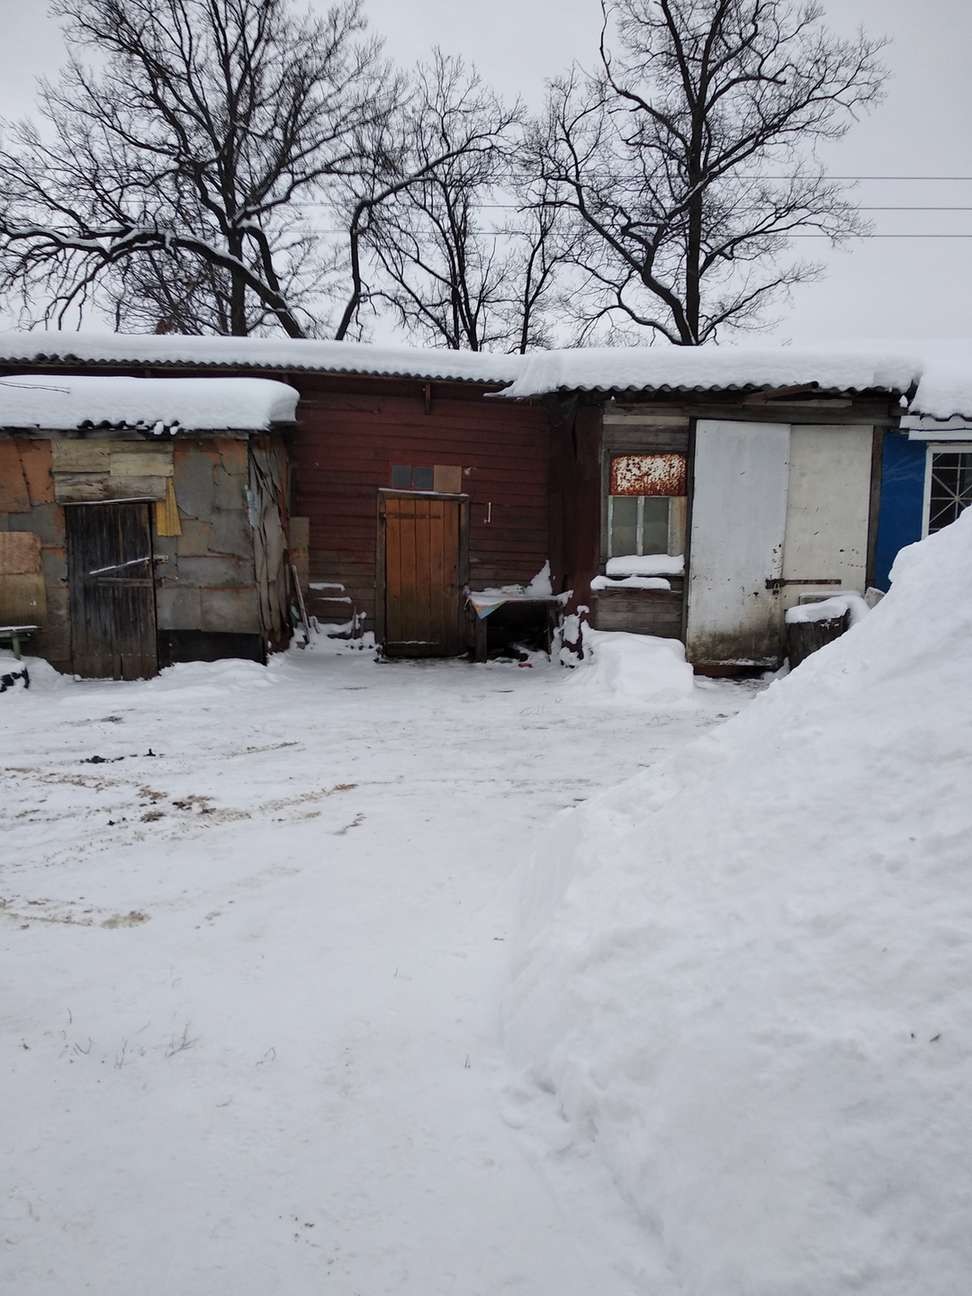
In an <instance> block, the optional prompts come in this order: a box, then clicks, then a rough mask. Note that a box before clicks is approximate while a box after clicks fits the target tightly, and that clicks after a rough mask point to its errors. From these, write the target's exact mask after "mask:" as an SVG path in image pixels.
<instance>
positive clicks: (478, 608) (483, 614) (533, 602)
mask: <svg viewBox="0 0 972 1296" xmlns="http://www.w3.org/2000/svg"><path fill="white" fill-rule="evenodd" d="M510 603H515V604H516V605H517V607H535V608H537V609H541V608H542V609H543V612H544V617H545V626H544V637H545V643H546V649H547V652H548V653H549V652H550V649H551V644H552V642H553V632H554V629H555V627H556V625H557V620H558V617H559V613H560V607H561V604H562V603H563V595H562V594H525V593H524V594H521V593H518V592H509V593H506V592H504V591H503V590H479V591H476V590H470V591H469V592H468V593H467V594H466V607H467V608H468V609H469V611H470V613H471V614H472V616H473V659H474V660H475V661H478V662H484V661H486V659H487V654H488V649H489V629H488V619H489V617H490V616H491V615H492V614H493V613H494V612H495V611H496V610H497V609H498V608H501V607H506V606H507V605H508V604H510Z"/></svg>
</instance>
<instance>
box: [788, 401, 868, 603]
mask: <svg viewBox="0 0 972 1296" xmlns="http://www.w3.org/2000/svg"><path fill="white" fill-rule="evenodd" d="M872 446H873V429H872V428H871V426H870V425H864V424H840V425H833V424H832V425H830V426H827V425H825V424H815V423H812V424H805V425H794V426H793V428H792V429H791V431H790V489H789V495H788V499H787V507H786V540H785V545H784V550H783V577H784V579H785V580H787V581H801V582H807V583H805V584H799V585H787V586H785V588H784V593H783V605H784V607H792V606H793V605H794V604H796V603H798V602H799V598H800V595H801V594H805V593H810V592H812V591H814V590H820V591H829V592H830V593H834V592H835V590H836V589H838V588H839V589H845V590H846V589H850V590H858V591H859V592H860V593H863V592H864V587H865V583H866V581H867V531H868V513H869V508H870V496H871V452H872ZM826 580H839V581H840V582H841V584H840V586H839V587H835V586H826V585H815V584H814V583H813V582H814V581H826Z"/></svg>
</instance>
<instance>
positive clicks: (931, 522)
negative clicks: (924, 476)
mask: <svg viewBox="0 0 972 1296" xmlns="http://www.w3.org/2000/svg"><path fill="white" fill-rule="evenodd" d="M969 504H972V451H954V450H950V451H943V452H942V453H941V454H933V455H932V464H931V490H930V492H929V500H928V530H929V532H931V531H940V530H941V529H942V527H946V526H949V525H950V523H952V522H954V521H955V519H956V518H957V517H958V515H959V514H960V513H961V512H962V510H963V509H965V508H968V506H969Z"/></svg>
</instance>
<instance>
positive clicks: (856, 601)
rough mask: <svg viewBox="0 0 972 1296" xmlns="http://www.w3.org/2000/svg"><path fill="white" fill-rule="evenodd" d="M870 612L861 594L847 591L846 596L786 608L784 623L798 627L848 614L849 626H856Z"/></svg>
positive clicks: (838, 595) (833, 596)
mask: <svg viewBox="0 0 972 1296" xmlns="http://www.w3.org/2000/svg"><path fill="white" fill-rule="evenodd" d="M870 610H871V609H870V608H869V607H868V605H867V603H866V601H865V599H864V596H863V595H862V594H855V593H854V592H853V591H850V590H849V591H848V592H847V593H846V594H834V595H832V596H831V597H830V598H825V599H820V601H819V602H817V603H798V604H797V605H796V607H791V608H788V609H787V612H786V623H787V625H798V624H802V623H805V622H807V621H830V620H832V619H833V618H835V617H842V616H843V615H844V613H845V612H850V624H851V625H857V623H858V621H860V620H861V618H862V617H866V616H867V614H868V612H870Z"/></svg>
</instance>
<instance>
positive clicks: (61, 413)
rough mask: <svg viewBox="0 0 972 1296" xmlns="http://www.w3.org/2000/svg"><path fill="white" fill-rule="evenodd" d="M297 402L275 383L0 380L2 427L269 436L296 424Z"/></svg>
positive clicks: (255, 380) (256, 380)
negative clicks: (273, 428) (266, 433)
mask: <svg viewBox="0 0 972 1296" xmlns="http://www.w3.org/2000/svg"><path fill="white" fill-rule="evenodd" d="M297 397H298V394H297V392H296V391H295V390H294V388H293V387H288V386H287V384H286V383H282V382H274V381H272V380H271V379H268V378H114V377H112V378H102V377H84V378H77V377H64V376H62V375H60V374H57V375H46V374H18V375H14V376H11V377H9V378H0V427H4V428H40V429H42V430H45V431H47V430H50V431H59V432H67V431H74V430H76V429H78V428H84V427H116V428H138V429H142V430H145V431H153V432H158V433H161V432H163V431H166V430H169V431H176V430H177V429H182V430H185V431H219V430H227V431H240V432H262V431H266V430H267V429H268V428H269V427H270V426H271V424H273V423H292V422H293V421H294V418H295V414H296V410H297Z"/></svg>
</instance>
